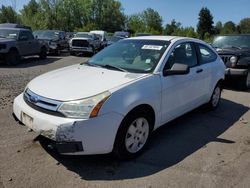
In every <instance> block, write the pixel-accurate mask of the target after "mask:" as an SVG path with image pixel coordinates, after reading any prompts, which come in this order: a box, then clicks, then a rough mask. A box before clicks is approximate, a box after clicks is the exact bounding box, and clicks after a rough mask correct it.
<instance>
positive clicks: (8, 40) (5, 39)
mask: <svg viewBox="0 0 250 188" xmlns="http://www.w3.org/2000/svg"><path fill="white" fill-rule="evenodd" d="M14 41H16V39H13V38H0V43H7V42H14Z"/></svg>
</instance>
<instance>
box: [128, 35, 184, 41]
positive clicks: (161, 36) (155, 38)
mask: <svg viewBox="0 0 250 188" xmlns="http://www.w3.org/2000/svg"><path fill="white" fill-rule="evenodd" d="M128 39H147V40H165V41H171V40H173V39H188V38H187V37H179V36H163V35H151V36H138V37H133V38H128Z"/></svg>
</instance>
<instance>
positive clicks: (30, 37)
mask: <svg viewBox="0 0 250 188" xmlns="http://www.w3.org/2000/svg"><path fill="white" fill-rule="evenodd" d="M19 39H20V40H23V41H25V40H33V39H34V36H33V35H32V34H31V33H30V32H28V31H22V32H20V36H19Z"/></svg>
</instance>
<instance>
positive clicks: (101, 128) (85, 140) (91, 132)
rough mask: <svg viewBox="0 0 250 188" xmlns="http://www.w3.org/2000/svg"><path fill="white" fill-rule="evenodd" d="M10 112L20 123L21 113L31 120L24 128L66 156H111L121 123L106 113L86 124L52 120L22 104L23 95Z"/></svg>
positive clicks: (117, 118)
mask: <svg viewBox="0 0 250 188" xmlns="http://www.w3.org/2000/svg"><path fill="white" fill-rule="evenodd" d="M13 112H14V115H15V117H16V118H15V119H16V120H17V121H19V122H23V120H22V113H25V114H26V115H28V116H30V117H31V118H32V120H33V121H32V123H31V124H29V125H26V126H27V127H29V128H30V129H32V130H33V131H35V132H37V133H38V134H41V135H43V136H45V137H47V138H49V139H51V140H53V141H55V146H56V148H57V149H58V151H59V152H60V153H62V154H68V155H88V154H104V153H109V152H111V151H112V150H113V145H114V141H115V136H116V133H117V130H118V127H119V125H120V123H121V121H122V119H123V116H122V115H120V114H118V113H108V114H104V115H101V116H98V117H96V118H91V119H86V120H81V119H71V118H65V117H57V116H53V115H50V114H46V113H43V112H39V111H37V110H35V109H33V108H31V107H30V106H29V105H27V104H26V102H25V101H24V99H23V94H20V95H19V96H18V97H16V98H15V100H14V104H13Z"/></svg>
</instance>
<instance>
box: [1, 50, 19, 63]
mask: <svg viewBox="0 0 250 188" xmlns="http://www.w3.org/2000/svg"><path fill="white" fill-rule="evenodd" d="M5 61H6V63H7V65H11V66H12V65H17V64H18V63H19V62H20V55H19V53H18V51H17V50H10V51H9V53H7V54H6V57H5Z"/></svg>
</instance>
